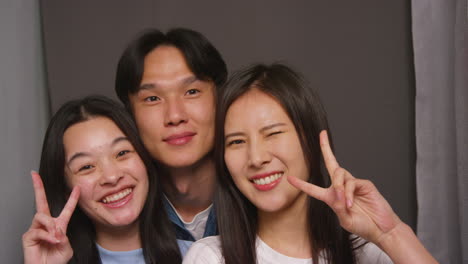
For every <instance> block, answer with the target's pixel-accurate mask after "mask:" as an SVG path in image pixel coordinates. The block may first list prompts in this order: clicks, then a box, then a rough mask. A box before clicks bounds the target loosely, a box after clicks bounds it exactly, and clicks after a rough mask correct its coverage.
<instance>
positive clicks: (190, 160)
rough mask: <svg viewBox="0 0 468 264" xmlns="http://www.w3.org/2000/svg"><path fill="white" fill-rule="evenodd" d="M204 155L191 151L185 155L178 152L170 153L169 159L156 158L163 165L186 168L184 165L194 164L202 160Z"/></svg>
mask: <svg viewBox="0 0 468 264" xmlns="http://www.w3.org/2000/svg"><path fill="white" fill-rule="evenodd" d="M204 157H205V156H203V155H201V154H192V153H187V154H186V155H183V154H182V155H181V154H180V153H178V154H176V155H171V158H170V160H169V159H167V158H166V159H164V160H162V159H158V160H160V161H161V162H162V163H163V164H164V165H166V166H167V167H170V168H186V167H191V166H194V165H196V164H197V163H198V162H200V161H201V160H203V158H204Z"/></svg>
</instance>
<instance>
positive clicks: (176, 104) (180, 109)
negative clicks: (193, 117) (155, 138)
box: [164, 98, 187, 126]
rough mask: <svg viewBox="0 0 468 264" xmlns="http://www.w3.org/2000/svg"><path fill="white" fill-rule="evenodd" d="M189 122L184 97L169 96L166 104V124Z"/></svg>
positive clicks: (174, 124)
mask: <svg viewBox="0 0 468 264" xmlns="http://www.w3.org/2000/svg"><path fill="white" fill-rule="evenodd" d="M186 122H187V112H186V111H185V106H184V104H183V102H182V99H179V98H168V99H167V100H166V104H165V116H164V124H165V125H166V126H178V125H180V124H181V123H186Z"/></svg>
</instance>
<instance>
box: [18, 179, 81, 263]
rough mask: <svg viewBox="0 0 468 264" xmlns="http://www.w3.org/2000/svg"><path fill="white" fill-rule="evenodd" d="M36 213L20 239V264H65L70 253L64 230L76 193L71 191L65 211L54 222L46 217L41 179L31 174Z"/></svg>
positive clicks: (49, 217) (65, 230) (78, 192)
mask: <svg viewBox="0 0 468 264" xmlns="http://www.w3.org/2000/svg"><path fill="white" fill-rule="evenodd" d="M31 176H32V181H33V186H34V195H35V199H36V209H37V213H36V215H35V216H34V218H33V221H32V224H31V226H30V227H29V230H28V231H27V232H26V233H24V235H23V252H24V263H26V264H28V263H67V262H68V261H69V260H70V259H71V257H72V256H73V250H72V248H71V246H70V242H69V241H68V238H67V236H66V233H67V226H68V222H69V221H70V218H71V216H72V214H73V211H74V210H75V207H76V204H77V203H78V198H79V196H80V190H79V188H78V187H75V188H73V191H72V192H71V194H70V198H69V199H68V201H67V203H66V204H65V207H64V208H63V210H62V212H61V213H60V215H59V216H58V217H57V218H54V217H52V216H51V214H50V210H49V205H48V203H47V197H46V194H45V190H44V185H43V184H42V180H41V177H40V176H39V174H38V173H37V172H31Z"/></svg>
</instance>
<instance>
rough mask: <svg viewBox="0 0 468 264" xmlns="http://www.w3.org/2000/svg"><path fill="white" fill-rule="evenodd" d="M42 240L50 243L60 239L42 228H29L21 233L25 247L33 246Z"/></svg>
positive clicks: (58, 241) (55, 242)
mask: <svg viewBox="0 0 468 264" xmlns="http://www.w3.org/2000/svg"><path fill="white" fill-rule="evenodd" d="M42 241H45V242H48V243H50V244H57V243H60V240H58V239H57V238H55V236H54V235H53V234H51V233H49V232H47V231H45V230H43V229H30V230H29V231H28V232H26V233H25V234H24V235H23V245H24V246H25V247H28V246H34V245H36V244H37V243H40V242H42Z"/></svg>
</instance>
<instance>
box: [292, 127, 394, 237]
mask: <svg viewBox="0 0 468 264" xmlns="http://www.w3.org/2000/svg"><path fill="white" fill-rule="evenodd" d="M320 147H321V149H322V155H323V158H324V161H325V165H326V167H327V170H328V173H329V174H330V177H331V181H332V184H331V186H330V187H328V188H322V187H319V186H316V185H313V184H310V183H307V182H305V181H302V180H300V179H298V178H296V177H294V176H288V181H289V182H290V183H291V184H292V185H293V186H295V187H296V188H298V189H300V190H302V191H303V192H305V193H307V194H308V195H310V196H312V197H314V198H316V199H318V200H321V201H323V202H325V203H326V204H327V205H328V206H330V207H331V209H332V210H333V211H334V212H335V213H336V215H337V216H338V219H339V221H340V225H341V226H342V227H343V228H344V229H346V230H347V231H348V232H350V233H353V234H356V235H358V236H360V237H363V238H364V239H366V240H368V241H371V242H373V243H375V244H379V243H380V242H381V240H382V239H383V238H384V237H385V235H386V234H390V233H391V231H392V230H393V229H395V227H397V226H398V225H399V224H400V223H402V222H401V220H400V219H399V217H398V216H397V215H396V214H395V213H394V212H393V210H392V208H391V207H390V205H389V204H388V202H387V201H386V200H385V198H384V197H383V196H382V195H381V194H380V193H379V191H378V190H377V188H376V187H375V186H374V184H372V182H370V181H368V180H361V179H356V178H354V177H353V176H352V175H351V173H349V172H348V171H347V170H345V169H343V168H341V167H340V165H339V164H338V162H337V161H336V158H335V156H334V155H333V152H332V150H331V148H330V144H329V141H328V136H327V132H326V131H322V132H321V133H320Z"/></svg>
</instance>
